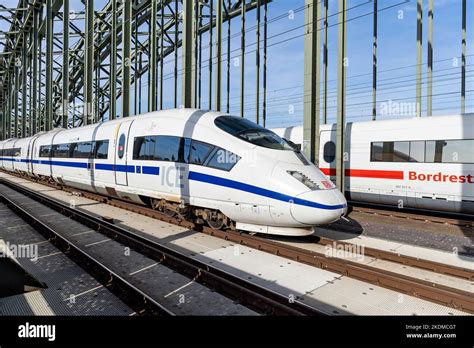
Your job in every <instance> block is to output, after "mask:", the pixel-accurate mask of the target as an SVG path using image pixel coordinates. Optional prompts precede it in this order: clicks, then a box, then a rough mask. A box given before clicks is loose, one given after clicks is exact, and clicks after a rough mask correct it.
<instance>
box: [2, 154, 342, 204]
mask: <svg viewBox="0 0 474 348" xmlns="http://www.w3.org/2000/svg"><path fill="white" fill-rule="evenodd" d="M0 160H2V161H11V162H23V163H28V162H29V161H30V160H16V159H14V158H0ZM31 162H33V163H34V164H45V165H53V166H61V167H73V168H84V169H87V162H66V161H50V160H33V161H31ZM95 169H96V170H106V171H118V172H127V173H137V174H147V175H159V174H160V168H159V167H150V166H136V168H135V166H132V165H121V164H117V165H115V164H107V163H96V164H95ZM188 179H189V180H193V181H199V182H204V183H207V184H211V185H216V186H222V187H227V188H231V189H234V190H239V191H243V192H248V193H252V194H255V195H258V196H262V197H268V198H271V199H275V200H278V201H282V202H293V203H294V204H298V205H302V206H306V207H310V208H318V209H326V210H336V209H343V208H345V207H346V205H345V204H338V205H326V204H321V203H316V202H312V201H308V200H305V199H301V198H297V197H292V196H288V195H285V194H283V193H279V192H276V191H271V190H267V189H264V188H261V187H258V186H254V185H249V184H245V183H242V182H240V181H235V180H230V179H224V178H221V177H218V176H214V175H209V174H203V173H198V172H189V176H188Z"/></svg>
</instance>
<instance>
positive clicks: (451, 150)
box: [273, 114, 474, 214]
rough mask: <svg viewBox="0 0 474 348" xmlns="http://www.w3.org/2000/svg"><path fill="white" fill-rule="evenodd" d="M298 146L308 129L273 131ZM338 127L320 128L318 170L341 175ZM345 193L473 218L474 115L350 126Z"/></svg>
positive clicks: (332, 175)
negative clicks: (337, 169)
mask: <svg viewBox="0 0 474 348" xmlns="http://www.w3.org/2000/svg"><path fill="white" fill-rule="evenodd" d="M273 131H274V132H275V133H277V134H278V135H280V136H281V137H282V138H284V139H288V140H290V141H291V142H293V143H295V144H299V145H301V144H302V143H303V128H302V127H290V128H279V129H273ZM335 144H336V125H335V124H328V125H322V126H321V128H320V153H319V168H320V170H321V171H322V172H323V173H324V174H326V175H327V176H328V177H330V178H334V177H335V174H336V161H335V153H336V145H335ZM345 152H346V153H347V161H346V162H345V193H346V197H347V198H348V199H350V200H353V201H360V202H370V203H377V204H386V205H391V206H397V207H409V208H417V209H429V210H439V211H447V212H458V213H468V214H474V114H464V115H454V116H435V117H416V118H410V119H397V120H378V121H369V122H353V123H347V125H346V142H345Z"/></svg>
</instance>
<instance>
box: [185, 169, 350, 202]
mask: <svg viewBox="0 0 474 348" xmlns="http://www.w3.org/2000/svg"><path fill="white" fill-rule="evenodd" d="M189 180H194V181H200V182H205V183H208V184H213V185H217V186H223V187H228V188H232V189H235V190H239V191H244V192H249V193H253V194H256V195H259V196H263V197H268V198H272V199H276V200H278V201H282V202H293V203H294V204H298V205H303V206H307V207H311V208H319V209H326V210H336V209H343V208H345V207H346V205H345V204H338V205H326V204H321V203H316V202H311V201H308V200H306V199H300V198H296V197H292V196H288V195H285V194H283V193H279V192H275V191H271V190H267V189H264V188H261V187H258V186H253V185H249V184H244V183H242V182H239V181H234V180H229V179H224V178H220V177H218V176H214V175H208V174H203V173H198V172H189Z"/></svg>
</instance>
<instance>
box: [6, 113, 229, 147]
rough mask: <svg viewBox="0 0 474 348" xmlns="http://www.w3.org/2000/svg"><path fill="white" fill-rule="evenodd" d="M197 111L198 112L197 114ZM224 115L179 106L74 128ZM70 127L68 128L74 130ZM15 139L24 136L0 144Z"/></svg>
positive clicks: (50, 132) (199, 118)
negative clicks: (141, 120) (146, 120)
mask: <svg viewBox="0 0 474 348" xmlns="http://www.w3.org/2000/svg"><path fill="white" fill-rule="evenodd" d="M196 113H197V114H196ZM193 115H200V116H199V117H196V118H195V119H193ZM220 115H223V113H221V112H215V111H209V110H202V109H191V108H179V109H167V110H160V111H154V112H148V113H144V114H140V115H133V116H129V117H127V118H118V119H115V120H111V121H104V122H100V123H94V124H91V125H87V126H83V127H77V128H72V129H76V130H88V129H94V128H96V127H97V126H99V125H113V124H119V123H121V122H124V121H127V120H132V119H135V120H138V119H150V118H156V119H160V118H167V119H169V118H175V119H180V120H185V121H186V120H187V121H190V122H193V123H195V122H197V121H198V120H203V119H204V120H207V121H212V120H214V119H215V118H216V117H217V116H220ZM72 129H68V130H72ZM61 131H64V128H54V129H52V130H50V131H47V132H40V133H37V134H36V135H37V136H39V135H46V134H54V133H57V132H61ZM24 139H26V138H24ZM15 140H22V138H10V139H6V140H3V141H0V144H3V143H6V142H9V141H15Z"/></svg>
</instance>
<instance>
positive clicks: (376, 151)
mask: <svg viewBox="0 0 474 348" xmlns="http://www.w3.org/2000/svg"><path fill="white" fill-rule="evenodd" d="M382 154H383V143H382V142H376V143H372V149H371V152H370V160H371V161H372V162H381V161H382V160H383V156H382Z"/></svg>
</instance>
